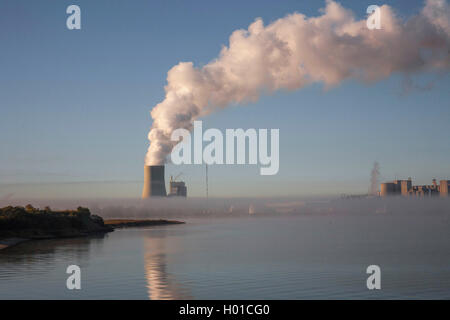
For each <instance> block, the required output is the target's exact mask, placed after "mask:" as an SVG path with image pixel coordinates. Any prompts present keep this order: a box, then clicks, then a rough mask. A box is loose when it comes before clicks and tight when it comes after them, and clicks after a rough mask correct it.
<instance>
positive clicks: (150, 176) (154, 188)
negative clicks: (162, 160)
mask: <svg viewBox="0 0 450 320" xmlns="http://www.w3.org/2000/svg"><path fill="white" fill-rule="evenodd" d="M166 195H167V194H166V182H165V180H164V166H144V189H143V190H142V198H143V199H146V198H149V197H165V196H166Z"/></svg>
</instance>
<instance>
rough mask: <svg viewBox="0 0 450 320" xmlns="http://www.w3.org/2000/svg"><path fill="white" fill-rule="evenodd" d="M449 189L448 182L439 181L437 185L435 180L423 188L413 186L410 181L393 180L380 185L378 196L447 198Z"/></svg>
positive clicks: (449, 182) (449, 181)
mask: <svg viewBox="0 0 450 320" xmlns="http://www.w3.org/2000/svg"><path fill="white" fill-rule="evenodd" d="M449 187H450V180H441V181H440V183H439V184H438V183H437V181H436V179H433V182H432V184H430V185H423V186H413V185H412V179H411V178H408V180H394V181H392V182H385V183H382V184H381V190H380V196H382V197H386V196H396V195H402V196H418V197H428V196H430V197H431V196H439V195H440V196H441V197H448V190H449Z"/></svg>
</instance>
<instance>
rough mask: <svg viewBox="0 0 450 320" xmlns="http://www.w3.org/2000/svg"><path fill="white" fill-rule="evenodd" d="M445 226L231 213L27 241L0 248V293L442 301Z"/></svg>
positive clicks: (442, 221) (446, 290)
mask: <svg viewBox="0 0 450 320" xmlns="http://www.w3.org/2000/svg"><path fill="white" fill-rule="evenodd" d="M449 231H450V222H449V220H448V218H446V217H412V218H411V217H387V216H376V217H373V216H372V217H367V216H366V217H297V218H233V219H211V220H192V221H190V220H188V224H186V225H177V226H165V227H153V228H146V229H124V230H117V231H115V232H113V233H110V234H108V235H106V236H105V237H92V238H80V239H70V240H46V241H35V242H28V243H23V244H21V245H19V246H16V247H13V248H10V249H8V250H6V251H3V252H1V253H0V299H16V298H18V299H34V298H41V299H47V298H48V299H191V298H192V299H313V298H319V299H332V298H342V299H358V298H364V299H366V298H370V299H373V298H374V299H377V298H444V299H449V298H450V232H449ZM71 264H76V265H79V266H80V267H81V272H82V274H81V276H82V282H81V286H82V289H81V290H79V291H77V290H74V291H69V290H67V289H66V279H67V276H68V275H67V274H66V273H65V270H66V268H67V266H68V265H71ZM371 264H377V265H379V266H380V267H381V270H382V278H381V286H382V289H381V290H378V291H377V290H373V291H369V290H367V288H366V279H367V276H368V275H367V274H366V268H367V266H368V265H371Z"/></svg>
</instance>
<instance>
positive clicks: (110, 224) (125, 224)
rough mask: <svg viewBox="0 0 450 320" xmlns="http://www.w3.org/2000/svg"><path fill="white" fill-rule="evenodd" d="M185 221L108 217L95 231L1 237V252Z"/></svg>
mask: <svg viewBox="0 0 450 320" xmlns="http://www.w3.org/2000/svg"><path fill="white" fill-rule="evenodd" d="M185 223H186V222H184V221H177V220H164V219H143V220H140V219H108V220H104V227H103V230H96V231H93V232H79V233H78V232H76V233H72V234H65V235H60V236H55V235H50V234H48V235H39V236H31V237H28V238H24V237H18V236H17V237H14V236H13V237H8V238H0V252H1V251H3V250H5V249H8V248H11V247H13V246H16V245H18V244H21V243H23V242H27V241H33V240H51V239H70V238H79V237H88V236H90V235H94V234H99V233H102V234H106V233H109V232H113V231H114V230H115V229H122V228H133V227H149V226H163V225H176V224H185Z"/></svg>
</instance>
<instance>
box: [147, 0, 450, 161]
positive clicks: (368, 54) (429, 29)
mask: <svg viewBox="0 0 450 320" xmlns="http://www.w3.org/2000/svg"><path fill="white" fill-rule="evenodd" d="M229 42H230V43H229V46H228V47H224V48H223V49H222V51H221V53H220V56H219V57H218V58H217V59H216V60H214V61H212V62H210V63H209V64H207V65H205V66H203V67H202V68H195V67H194V66H193V64H192V62H180V63H179V64H178V65H176V66H174V67H173V68H172V69H171V70H170V71H169V72H168V76H167V86H166V87H165V91H166V97H165V99H164V101H162V102H161V103H159V104H157V105H156V106H155V107H154V108H153V110H152V112H151V116H152V118H153V125H152V128H151V130H150V133H149V135H148V137H149V140H150V147H149V150H148V153H147V156H146V164H147V165H157V164H163V163H164V162H165V160H166V157H167V155H168V154H169V153H170V152H171V150H172V148H173V145H174V142H172V141H170V136H171V133H172V132H173V131H174V130H175V129H177V128H185V129H189V130H190V129H191V128H192V122H193V121H194V120H195V119H197V118H199V117H202V116H204V115H206V114H209V113H211V112H214V111H215V110H216V109H218V108H224V107H226V106H228V105H229V104H234V103H243V102H247V101H255V100H257V99H258V97H259V95H260V94H261V93H262V92H272V91H275V90H279V89H287V90H295V89H298V88H301V87H303V86H305V85H307V84H311V83H315V82H321V83H323V84H324V85H325V86H327V87H331V86H334V85H337V84H339V83H340V82H341V81H343V80H345V79H349V78H356V79H360V80H362V81H369V82H370V81H376V80H379V79H382V78H386V77H388V76H389V75H391V74H392V73H395V72H397V73H404V74H409V73H413V72H420V71H429V70H441V71H448V70H449V67H450V55H449V47H450V45H449V44H450V6H449V4H448V3H447V2H446V1H445V0H427V1H426V4H425V6H424V8H423V9H422V11H421V12H420V13H419V14H418V15H416V16H413V17H411V18H410V19H408V20H407V21H402V20H400V19H399V18H397V17H396V16H395V14H394V13H393V11H392V9H391V8H390V7H389V6H387V5H384V6H382V7H381V30H376V29H375V30H369V29H368V28H367V26H366V20H355V17H354V15H353V13H352V12H351V11H349V10H347V9H345V8H343V7H342V6H341V5H340V4H338V3H336V2H334V1H331V0H329V1H327V2H326V7H325V8H324V9H323V12H322V15H321V16H318V17H306V16H305V15H303V14H300V13H294V14H290V15H288V16H286V17H284V18H282V19H279V20H277V21H275V22H273V23H271V24H269V25H267V26H264V25H263V22H262V20H261V19H256V21H255V22H253V23H252V24H251V25H250V26H249V28H248V30H237V31H234V32H233V33H232V35H231V36H230V40H229Z"/></svg>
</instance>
